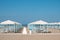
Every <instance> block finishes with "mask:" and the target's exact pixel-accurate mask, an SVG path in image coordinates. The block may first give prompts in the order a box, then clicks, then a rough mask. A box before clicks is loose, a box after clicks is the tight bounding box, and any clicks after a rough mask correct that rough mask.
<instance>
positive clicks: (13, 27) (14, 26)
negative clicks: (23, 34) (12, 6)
mask: <svg viewBox="0 0 60 40" xmlns="http://www.w3.org/2000/svg"><path fill="white" fill-rule="evenodd" d="M0 26H1V27H2V28H3V30H4V32H5V30H7V31H9V32H11V31H13V32H17V30H18V29H19V28H20V27H22V25H21V23H18V22H14V21H11V20H6V21H4V22H1V23H0Z"/></svg>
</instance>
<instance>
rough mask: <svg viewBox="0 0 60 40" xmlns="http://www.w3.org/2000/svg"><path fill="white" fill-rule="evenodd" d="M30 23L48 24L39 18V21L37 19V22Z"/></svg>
mask: <svg viewBox="0 0 60 40" xmlns="http://www.w3.org/2000/svg"><path fill="white" fill-rule="evenodd" d="M29 24H47V22H45V21H42V20H39V21H35V22H32V23H29Z"/></svg>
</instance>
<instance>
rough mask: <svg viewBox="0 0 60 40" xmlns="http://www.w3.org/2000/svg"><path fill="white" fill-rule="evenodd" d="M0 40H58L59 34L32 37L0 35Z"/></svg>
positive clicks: (33, 35)
mask: <svg viewBox="0 0 60 40" xmlns="http://www.w3.org/2000/svg"><path fill="white" fill-rule="evenodd" d="M0 40H60V33H39V34H32V35H29V34H27V35H23V34H20V33H0Z"/></svg>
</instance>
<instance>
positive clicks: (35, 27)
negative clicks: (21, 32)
mask: <svg viewBox="0 0 60 40" xmlns="http://www.w3.org/2000/svg"><path fill="white" fill-rule="evenodd" d="M46 24H48V23H47V22H45V21H42V20H39V21H35V22H32V23H29V24H28V28H29V30H31V31H32V32H33V33H39V32H43V31H47V25H46Z"/></svg>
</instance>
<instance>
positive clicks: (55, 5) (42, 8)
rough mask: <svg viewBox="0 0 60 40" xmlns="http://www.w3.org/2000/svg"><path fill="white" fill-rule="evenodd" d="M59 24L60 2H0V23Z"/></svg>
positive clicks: (14, 0) (35, 0) (32, 0)
mask: <svg viewBox="0 0 60 40" xmlns="http://www.w3.org/2000/svg"><path fill="white" fill-rule="evenodd" d="M5 20H13V21H17V22H20V23H22V24H28V23H31V22H33V21H37V20H43V21H47V22H60V0H0V22H2V21H5Z"/></svg>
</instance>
